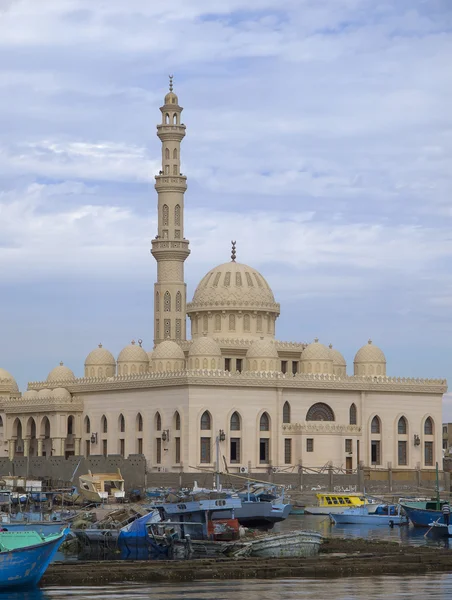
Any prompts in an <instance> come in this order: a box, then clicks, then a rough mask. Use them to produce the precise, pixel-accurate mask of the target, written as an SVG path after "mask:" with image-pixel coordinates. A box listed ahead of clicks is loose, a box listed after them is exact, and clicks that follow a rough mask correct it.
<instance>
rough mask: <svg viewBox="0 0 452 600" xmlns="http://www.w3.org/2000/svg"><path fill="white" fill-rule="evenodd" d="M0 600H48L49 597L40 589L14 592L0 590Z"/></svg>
mask: <svg viewBox="0 0 452 600" xmlns="http://www.w3.org/2000/svg"><path fill="white" fill-rule="evenodd" d="M0 600H50V596H49V595H48V594H47V592H45V591H43V590H41V589H40V588H34V589H30V590H16V591H10V590H0Z"/></svg>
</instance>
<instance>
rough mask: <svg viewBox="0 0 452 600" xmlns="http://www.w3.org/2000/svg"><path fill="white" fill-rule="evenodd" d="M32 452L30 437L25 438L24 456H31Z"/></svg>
mask: <svg viewBox="0 0 452 600" xmlns="http://www.w3.org/2000/svg"><path fill="white" fill-rule="evenodd" d="M29 454H30V438H25V439H24V456H29Z"/></svg>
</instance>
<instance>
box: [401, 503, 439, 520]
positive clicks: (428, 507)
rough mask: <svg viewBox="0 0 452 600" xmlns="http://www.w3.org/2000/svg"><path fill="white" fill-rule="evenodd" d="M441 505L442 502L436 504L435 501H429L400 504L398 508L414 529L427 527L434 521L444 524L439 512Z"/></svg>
mask: <svg viewBox="0 0 452 600" xmlns="http://www.w3.org/2000/svg"><path fill="white" fill-rule="evenodd" d="M443 504H444V501H441V502H437V501H436V500H431V501H428V502H415V503H411V502H402V503H401V504H400V506H401V507H402V508H403V510H404V511H405V513H406V515H407V517H408V518H409V520H410V521H411V522H412V523H413V525H414V526H415V527H429V526H430V525H431V523H433V522H434V521H438V522H439V523H444V518H443V513H442V511H441V508H442V505H443Z"/></svg>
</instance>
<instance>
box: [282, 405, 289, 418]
mask: <svg viewBox="0 0 452 600" xmlns="http://www.w3.org/2000/svg"><path fill="white" fill-rule="evenodd" d="M282 422H283V423H290V404H289V403H288V402H284V406H283V409H282Z"/></svg>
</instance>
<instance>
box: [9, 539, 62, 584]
mask: <svg viewBox="0 0 452 600" xmlns="http://www.w3.org/2000/svg"><path fill="white" fill-rule="evenodd" d="M68 532H69V530H68V529H64V530H63V531H61V532H60V533H58V534H52V535H48V536H43V535H40V534H39V533H38V532H37V531H4V532H0V561H1V569H0V589H5V588H6V589H9V588H18V587H31V586H34V585H36V584H37V583H38V582H39V581H40V579H41V577H42V576H43V575H44V573H45V571H46V569H47V567H48V566H49V564H50V562H51V560H52V558H53V557H54V556H55V553H56V552H57V550H58V548H59V546H60V544H61V543H62V542H63V540H64V539H65V537H66V535H67V533H68Z"/></svg>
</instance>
